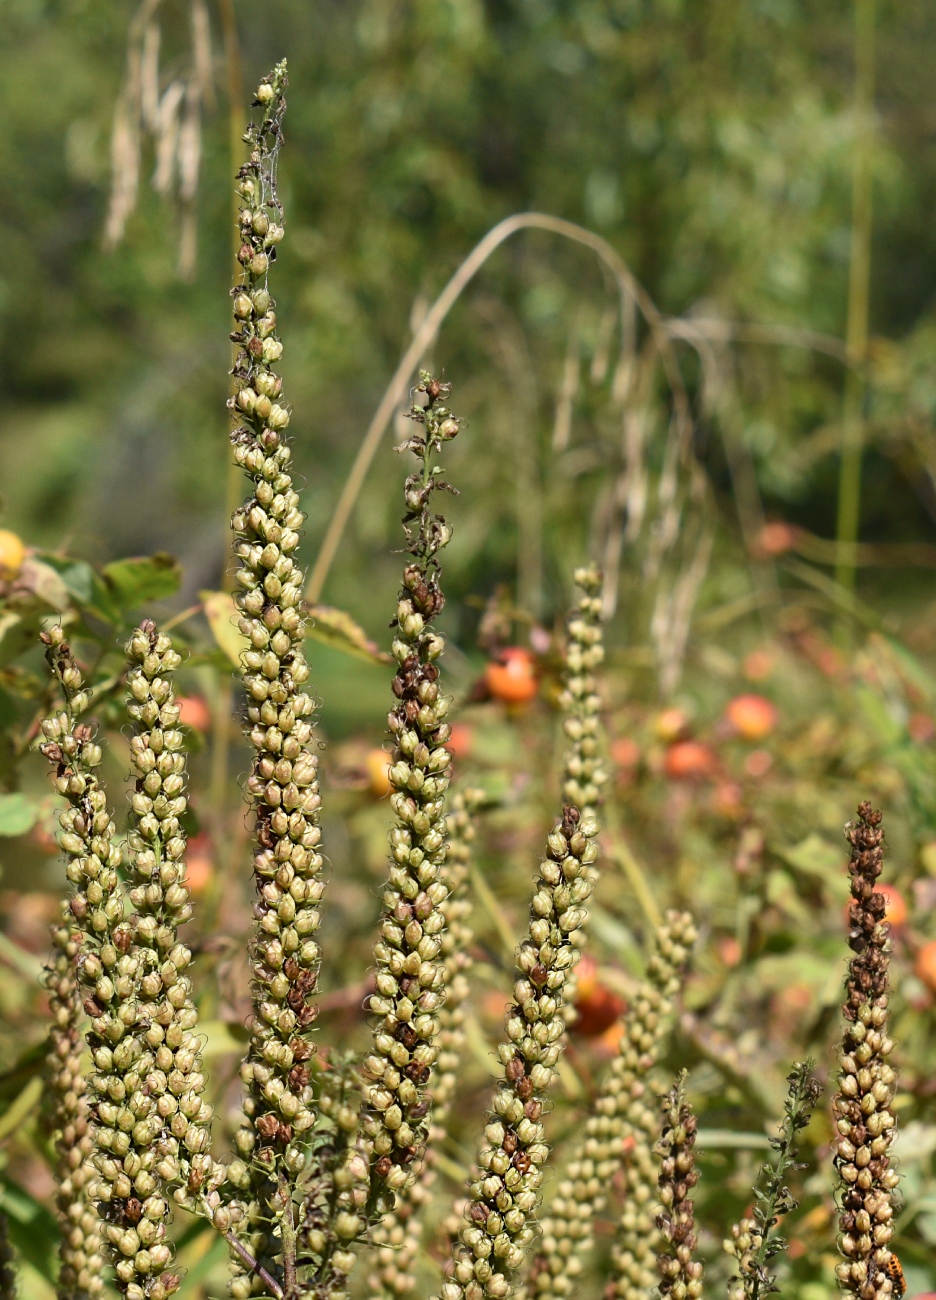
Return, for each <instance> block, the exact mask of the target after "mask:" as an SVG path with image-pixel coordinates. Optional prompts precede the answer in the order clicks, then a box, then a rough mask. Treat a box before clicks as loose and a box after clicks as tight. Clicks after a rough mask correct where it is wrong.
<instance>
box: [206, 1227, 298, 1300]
mask: <svg viewBox="0 0 936 1300" xmlns="http://www.w3.org/2000/svg"><path fill="white" fill-rule="evenodd" d="M221 1235H222V1236H223V1237H224V1240H225V1241H226V1242H227V1244H228V1245H229V1246H230V1247H231V1250H233V1252H234V1254H235V1255H237V1257H238V1258H239V1259H240V1261H241V1262H242V1263H243V1264H245V1265H246V1266H247V1268H249V1269H250V1271H251V1272H252V1273H256V1275H257V1277H258V1278H259V1279H260V1281H261V1282H262V1283H263V1284H264V1286H266V1287H269V1290H270V1294H271V1295H272V1296H273V1297H274V1300H283V1288H282V1287H281V1286H280V1284H279V1282H277V1280H276V1278H275V1277H273V1275H272V1274H271V1273H268V1272H267V1271H266V1269H265V1268H264V1267H263V1265H262V1264H259V1263H258V1262H257V1260H255V1259H254V1257H253V1255H251V1253H250V1251H249V1250H248V1249H247V1247H246V1246H245V1245H244V1243H243V1242H242V1241H239V1240H238V1239H237V1237H235V1236H234V1233H233V1232H230V1231H228V1232H223V1233H222V1234H221Z"/></svg>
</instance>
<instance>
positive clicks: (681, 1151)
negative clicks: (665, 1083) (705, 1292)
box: [656, 1070, 702, 1300]
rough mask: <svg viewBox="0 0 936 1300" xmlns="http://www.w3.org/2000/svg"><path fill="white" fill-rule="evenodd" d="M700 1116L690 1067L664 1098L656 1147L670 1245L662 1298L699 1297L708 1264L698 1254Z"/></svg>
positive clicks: (664, 1257) (663, 1228) (662, 1260)
mask: <svg viewBox="0 0 936 1300" xmlns="http://www.w3.org/2000/svg"><path fill="white" fill-rule="evenodd" d="M696 1127H697V1126H696V1118H695V1115H693V1113H692V1109H691V1107H690V1106H689V1103H688V1102H687V1100H686V1071H685V1070H683V1071H682V1073H681V1074H680V1076H679V1078H678V1079H677V1080H676V1083H675V1085H674V1087H673V1088H672V1090H671V1091H670V1093H669V1094H668V1095H667V1096H666V1097H664V1098H663V1133H662V1135H661V1137H660V1140H659V1142H658V1143H657V1146H656V1152H657V1155H658V1156H659V1157H660V1177H659V1179H658V1180H657V1195H658V1196H659V1200H660V1207H659V1213H658V1214H657V1227H658V1228H659V1230H660V1233H661V1235H662V1237H663V1241H664V1244H665V1245H666V1246H667V1247H668V1249H667V1250H664V1251H663V1253H662V1254H661V1255H660V1257H659V1259H658V1261H657V1264H658V1268H659V1276H660V1296H661V1297H662V1300H667V1298H668V1297H672V1300H699V1297H700V1296H701V1295H702V1265H701V1264H700V1263H699V1261H698V1260H697V1259H696V1258H695V1251H696V1249H697V1247H698V1244H699V1239H698V1235H697V1233H696V1230H695V1207H694V1206H693V1203H692V1189H693V1187H695V1185H696V1183H697V1182H698V1181H699V1171H698V1170H697V1169H696V1164H695V1140H696Z"/></svg>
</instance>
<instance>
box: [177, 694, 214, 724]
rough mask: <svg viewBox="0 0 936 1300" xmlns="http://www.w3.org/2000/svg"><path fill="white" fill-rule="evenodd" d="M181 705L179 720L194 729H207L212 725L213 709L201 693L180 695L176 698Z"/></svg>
mask: <svg viewBox="0 0 936 1300" xmlns="http://www.w3.org/2000/svg"><path fill="white" fill-rule="evenodd" d="M176 703H177V704H178V706H179V721H180V722H181V723H182V724H183V726H186V727H191V728H192V730H193V731H203V732H204V731H207V730H208V729H209V727H210V726H211V710H210V709H209V708H208V703H207V701H206V700H205V699H204V697H203V696H201V695H180V696H179V697H178V699H177V700H176Z"/></svg>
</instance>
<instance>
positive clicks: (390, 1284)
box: [368, 789, 485, 1300]
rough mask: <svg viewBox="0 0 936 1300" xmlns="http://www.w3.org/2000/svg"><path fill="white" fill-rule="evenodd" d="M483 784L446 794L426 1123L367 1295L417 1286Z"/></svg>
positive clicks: (458, 1052) (449, 1089)
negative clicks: (444, 892) (443, 891)
mask: <svg viewBox="0 0 936 1300" xmlns="http://www.w3.org/2000/svg"><path fill="white" fill-rule="evenodd" d="M484 799H485V795H484V791H483V790H475V789H467V790H464V791H457V792H456V793H455V794H454V795H453V796H452V801H451V811H450V812H449V814H448V817H447V818H446V827H447V834H448V854H447V856H446V859H445V870H444V875H443V879H444V882H445V884H446V886H447V888H448V891H449V895H448V898H447V899H446V900H445V902H444V903H443V905H442V906H443V911H444V912H445V919H446V926H445V931H444V933H443V938H442V949H441V957H442V965H443V967H444V972H445V988H446V998H445V1005H444V1006H443V1007H442V1010H441V1011H440V1013H439V1034H438V1038H437V1040H436V1042H437V1045H438V1049H439V1057H438V1061H437V1063H436V1070H435V1076H434V1079H433V1087H432V1126H431V1128H430V1132H429V1141H428V1144H427V1146H426V1151H425V1154H424V1157H423V1162H422V1167H421V1169H420V1172H419V1176H418V1178H417V1179H416V1180H415V1181H414V1182H413V1183H411V1184H410V1186H409V1187H408V1188H407V1189H406V1191H405V1192H403V1193H402V1194H401V1195H400V1196H399V1197H398V1199H397V1204H396V1206H395V1208H394V1209H393V1210H392V1211H391V1212H390V1213H389V1214H386V1215H384V1217H383V1219H382V1220H381V1222H380V1223H379V1225H377V1227H376V1228H375V1229H374V1233H373V1236H374V1239H375V1241H376V1243H377V1253H376V1261H375V1267H374V1269H373V1271H372V1273H371V1275H370V1277H369V1278H368V1286H369V1288H370V1294H371V1296H372V1297H373V1300H394V1298H395V1297H396V1298H398V1297H400V1296H404V1295H407V1294H408V1293H409V1292H410V1291H412V1289H413V1287H414V1286H415V1285H416V1278H415V1276H414V1274H413V1271H412V1270H413V1264H414V1261H415V1259H416V1255H417V1253H418V1251H419V1247H420V1243H421V1241H422V1239H423V1235H424V1229H425V1224H424V1222H423V1214H424V1209H425V1207H426V1206H427V1205H428V1203H429V1200H430V1196H431V1189H432V1185H433V1183H434V1182H435V1168H434V1164H433V1153H434V1151H435V1150H436V1149H437V1148H438V1147H439V1146H440V1145H441V1143H442V1142H443V1141H444V1139H445V1126H446V1122H447V1119H448V1114H449V1110H450V1108H451V1105H452V1100H453V1098H454V1096H455V1089H456V1085H457V1082H458V1068H459V1065H460V1063H461V1060H462V1057H463V1054H464V1045H465V1028H464V1026H465V1005H466V1003H467V1000H468V994H469V985H468V978H467V976H468V971H469V970H470V968H471V965H472V958H471V952H470V948H471V944H472V941H473V938H474V935H473V932H472V929H471V926H470V924H469V920H468V918H469V916H470V914H471V900H470V899H469V898H468V896H467V889H466V884H467V879H468V872H469V867H470V864H471V846H472V843H473V842H474V839H475V834H476V832H475V825H474V815H475V813H476V812H477V810H478V809H479V808H480V807H481V805H482V804H483V803H484Z"/></svg>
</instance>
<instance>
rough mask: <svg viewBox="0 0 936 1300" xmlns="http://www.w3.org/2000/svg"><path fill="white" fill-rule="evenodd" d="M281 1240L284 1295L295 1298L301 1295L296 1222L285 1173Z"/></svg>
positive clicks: (281, 1192)
mask: <svg viewBox="0 0 936 1300" xmlns="http://www.w3.org/2000/svg"><path fill="white" fill-rule="evenodd" d="M279 1194H280V1204H281V1214H282V1217H281V1218H280V1233H281V1237H280V1240H281V1241H282V1243H283V1295H284V1296H285V1297H286V1298H287V1300H293V1298H294V1297H297V1296H298V1295H299V1272H298V1268H297V1265H296V1224H295V1220H294V1219H293V1202H292V1193H291V1191H290V1188H289V1183H288V1182H287V1180H286V1178H285V1177H284V1175H282V1174H280V1190H279Z"/></svg>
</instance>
